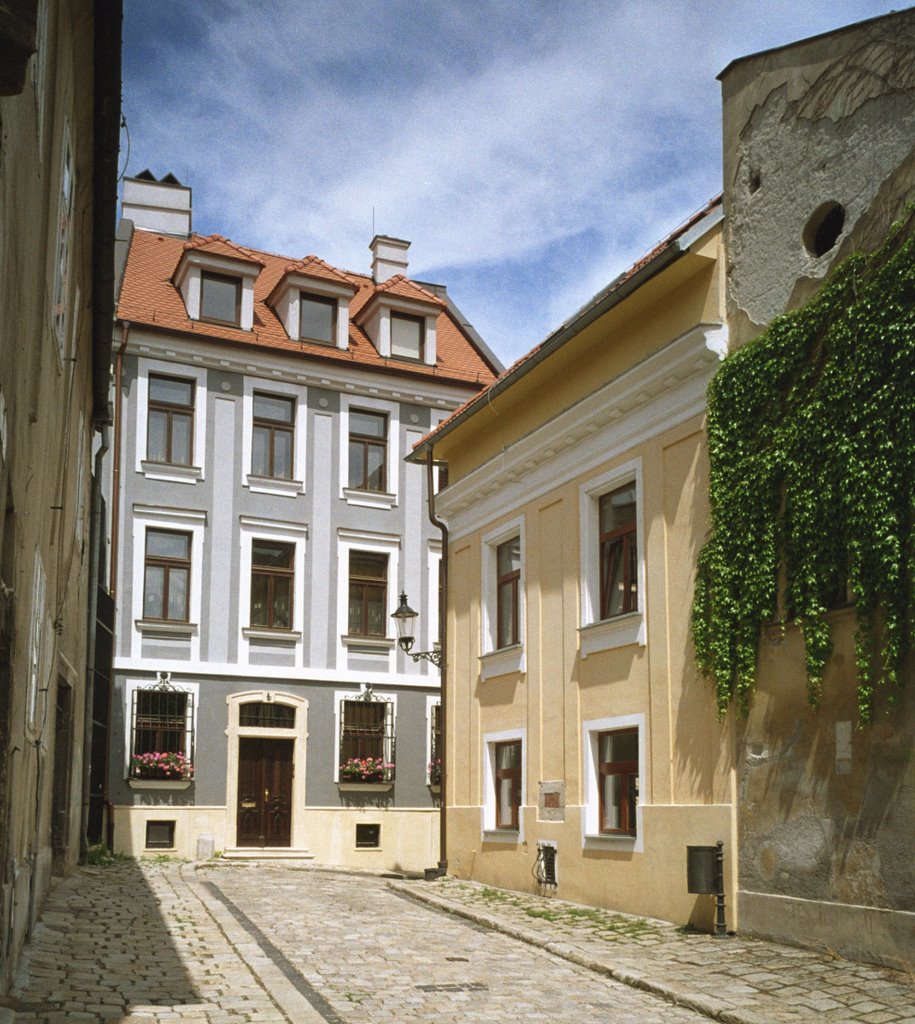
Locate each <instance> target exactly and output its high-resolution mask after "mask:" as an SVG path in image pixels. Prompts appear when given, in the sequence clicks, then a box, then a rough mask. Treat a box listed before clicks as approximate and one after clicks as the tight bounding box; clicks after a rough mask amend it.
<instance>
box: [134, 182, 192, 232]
mask: <svg viewBox="0 0 915 1024" xmlns="http://www.w3.org/2000/svg"><path fill="white" fill-rule="evenodd" d="M121 215H122V216H123V217H124V219H125V220H132V221H133V223H134V227H135V228H137V229H138V230H140V231H158V232H159V233H161V234H163V235H179V236H181V237H182V238H188V237H189V236H190V233H191V190H190V188H188V187H187V186H186V185H182V184H181V182H180V181H178V179H177V178H176V177H175V176H174V175H173V174H166V175H165V177H164V178H163V179H162V180H161V181H156V178H155V176H154V175H153V174H152V173H151V172H150V171H148V170H147V171H141V172H140V173H139V174H138V175H137V176H136V177H135V178H125V179H124V199H123V202H122V203H121Z"/></svg>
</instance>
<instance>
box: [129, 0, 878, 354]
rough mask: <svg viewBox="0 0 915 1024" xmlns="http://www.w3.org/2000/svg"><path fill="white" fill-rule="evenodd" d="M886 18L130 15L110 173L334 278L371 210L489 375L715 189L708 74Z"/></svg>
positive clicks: (858, 6) (396, 9)
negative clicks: (307, 259)
mask: <svg viewBox="0 0 915 1024" xmlns="http://www.w3.org/2000/svg"><path fill="white" fill-rule="evenodd" d="M890 7H891V3H878V2H876V0H872V2H866V0H860V2H854V0H844V2H841V0H839V2H829V3H827V2H822V0H821V2H808V3H807V4H804V5H799V4H793V3H791V4H789V3H787V2H783V0H779V2H777V3H770V4H764V5H759V4H755V3H749V2H739V0H731V2H729V3H725V2H724V0H709V2H704V3H700V2H692V3H689V2H677V0H655V2H653V3H650V4H648V3H644V0H643V2H638V3H636V2H631V0H626V2H607V0H587V2H586V0H566V2H564V3H561V4H555V3H550V2H547V0H462V2H445V0H426V2H424V3H422V4H416V3H412V2H408V0H393V2H389V3H386V4H377V3H373V2H369V0H344V2H333V3H331V2H309V3H308V4H303V3H294V2H277V3H272V4H269V5H263V4H249V3H243V2H232V3H227V2H224V0H223V2H213V0H199V2H198V3H196V4H194V5H187V4H185V3H178V2H175V0H162V2H160V3H158V4H156V5H147V4H146V3H145V0H128V4H127V7H126V19H127V27H128V32H127V46H126V49H125V78H126V81H125V110H126V114H127V118H128V122H129V124H130V131H131V136H132V143H133V146H134V152H133V154H132V156H131V161H130V167H129V168H128V172H129V173H136V172H138V171H139V170H141V169H142V168H143V167H145V166H150V167H151V168H152V169H153V171H154V173H157V174H160V175H161V174H163V173H165V172H166V171H172V172H174V173H175V174H176V175H177V176H178V177H179V178H181V179H182V180H183V181H185V182H186V183H187V184H190V185H192V186H193V187H194V217H195V227H197V228H198V229H200V230H204V231H220V232H221V233H223V234H227V235H229V236H230V237H233V238H234V239H235V240H236V241H239V242H243V243H245V244H250V245H257V246H261V247H263V248H267V249H271V250H273V251H277V252H282V253H285V254H288V255H290V256H300V255H305V254H306V253H309V252H316V253H317V254H319V255H320V256H322V257H323V258H325V259H328V260H329V261H331V262H333V263H336V264H337V265H340V266H344V267H348V268H349V269H354V270H360V269H367V267H368V250H367V246H368V242H369V241H370V238H371V233H372V230H373V211H374V227H375V230H377V231H379V232H386V233H389V234H394V235H397V236H399V237H403V238H409V239H411V240H412V241H413V242H414V246H413V248H412V250H411V272H413V273H415V274H417V276H420V277H422V276H426V277H432V276H438V277H440V278H441V279H442V280H444V281H445V283H449V284H450V278H449V277H447V276H445V273H446V272H449V271H450V272H451V273H452V274H455V275H457V276H458V278H459V279H460V280H462V281H463V282H464V283H465V286H466V285H467V284H470V285H471V290H470V291H469V292H464V293H457V292H456V293H455V297H456V299H457V300H458V302H459V304H461V305H462V307H464V308H465V311H466V312H467V313H468V314H469V315H470V318H471V319H472V320H474V321H475V322H476V326H477V328H478V329H479V330H480V332H481V333H482V334H483V336H484V337H485V338H486V339H487V341H488V342H489V343H490V345H492V346H493V347H494V348H495V349H496V351H497V353H498V354H500V355H501V356H502V357H503V358H504V359H505V360H506V361H511V360H512V359H514V358H515V357H516V356H517V355H519V354H520V353H521V352H522V351H524V350H526V349H527V348H529V347H530V346H531V345H533V344H535V343H536V342H538V341H539V340H541V338H542V336H543V335H544V334H545V333H547V331H548V330H549V329H550V327H552V326H555V325H556V324H557V323H559V322H560V321H561V320H563V319H565V317H566V316H568V315H569V314H570V313H571V312H572V311H573V309H574V308H575V307H576V306H577V305H580V304H581V302H583V301H585V299H587V298H588V297H589V295H590V294H593V292H595V291H597V290H598V289H599V288H601V287H603V286H604V285H605V284H606V283H607V282H608V281H609V280H610V279H611V278H612V277H614V276H615V275H616V274H617V273H619V271H621V270H622V269H624V268H625V266H627V265H628V264H629V263H631V262H632V260H634V259H635V258H636V257H637V256H638V255H639V254H640V253H641V252H644V251H646V250H647V249H648V248H650V247H651V246H652V245H653V244H654V243H655V242H656V241H657V240H658V239H659V238H660V237H662V236H663V235H665V234H666V233H667V232H668V231H669V230H670V228H672V227H673V226H674V225H675V224H676V223H677V222H678V221H680V220H682V219H683V218H684V217H685V216H687V215H688V214H689V213H690V212H692V210H694V209H695V208H696V207H698V206H699V205H701V204H702V203H703V202H704V201H705V200H706V199H708V198H709V197H710V196H711V195H712V194H713V193H714V192H716V191H717V190H718V188H719V180H720V170H719V166H720V156H719V148H720V143H719V137H720V125H719V99H718V97H719V91H718V83H717V82H715V80H714V76H715V74H717V72H718V71H720V70H721V68H722V67H723V66H724V65H725V64H726V63H727V62H728V61H729V60H731V59H733V58H735V57H737V56H740V55H742V54H745V53H749V52H753V51H755V50H759V49H762V48H765V47H768V46H772V45H779V44H781V43H785V42H789V41H791V40H793V39H796V38H802V37H804V36H806V35H810V34H813V33H815V32H818V31H823V30H825V29H828V28H830V27H835V26H837V25H839V24H843V23H845V22H848V21H852V20H856V19H857V18H861V17H865V16H868V15H870V14H877V13H882V12H883V11H885V10H888V9H890ZM585 236H587V242H586V243H585V242H581V243H580V244H579V243H578V242H576V239H581V238H583V237H585ZM554 253H555V256H554V258H552V259H551V255H552V254H554ZM569 253H572V254H573V255H574V259H575V261H576V263H577V265H574V266H570V265H568V260H569ZM507 266H510V267H511V268H512V269H513V270H514V271H515V273H516V276H515V279H514V282H513V288H510V289H506V288H503V287H501V286H500V287H499V288H497V289H495V291H494V292H490V293H487V291H486V288H487V277H488V275H491V276H492V277H498V278H500V279H501V277H502V276H504V273H505V268H506V267H507ZM527 266H536V268H537V273H536V275H535V276H532V277H526V275H525V268H526V267H527ZM452 290H453V289H452ZM493 294H499V295H500V298H499V299H494V298H493ZM566 302H569V303H570V305H569V306H566ZM478 311H479V312H478ZM544 325H545V326H544ZM530 331H537V332H538V333H537V334H536V335H535V336H530V333H529V332H530Z"/></svg>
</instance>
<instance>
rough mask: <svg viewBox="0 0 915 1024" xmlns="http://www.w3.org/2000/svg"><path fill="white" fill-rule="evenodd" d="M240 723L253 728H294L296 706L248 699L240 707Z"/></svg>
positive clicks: (244, 726)
mask: <svg viewBox="0 0 915 1024" xmlns="http://www.w3.org/2000/svg"><path fill="white" fill-rule="evenodd" d="M238 724H239V725H240V726H241V727H242V728H251V729H294V728H295V708H294V707H291V706H290V705H289V704H277V703H276V702H275V701H271V702H267V701H261V700H254V701H248V702H247V703H245V704H242V705H241V707H239V709H238Z"/></svg>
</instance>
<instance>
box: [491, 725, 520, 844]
mask: <svg viewBox="0 0 915 1024" xmlns="http://www.w3.org/2000/svg"><path fill="white" fill-rule="evenodd" d="M513 740H520V741H521V803H520V806H519V807H518V831H517V832H515V831H514V830H513V829H508V828H496V744H497V743H511V742H512V741H513ZM526 796H527V729H507V730H505V731H503V732H488V733H486V734H485V735H484V736H483V806H482V807H481V808H480V818H481V835H482V839H483V842H484V843H515V844H520V843H523V842H524V808H525V806H526V805H525V803H524V801H525V798H526Z"/></svg>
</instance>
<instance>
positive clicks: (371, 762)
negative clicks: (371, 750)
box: [338, 757, 394, 788]
mask: <svg viewBox="0 0 915 1024" xmlns="http://www.w3.org/2000/svg"><path fill="white" fill-rule="evenodd" d="M338 778H339V781H340V784H341V785H343V784H345V783H358V784H366V785H370V786H373V787H374V786H378V785H379V784H381V785H384V784H388V783H393V781H394V764H393V762H392V761H385V759H384V758H383V757H350V758H348V759H347V760H346V761H344V762H343V764H341V765H340V769H339V773H338ZM389 788H390V787H389Z"/></svg>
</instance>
